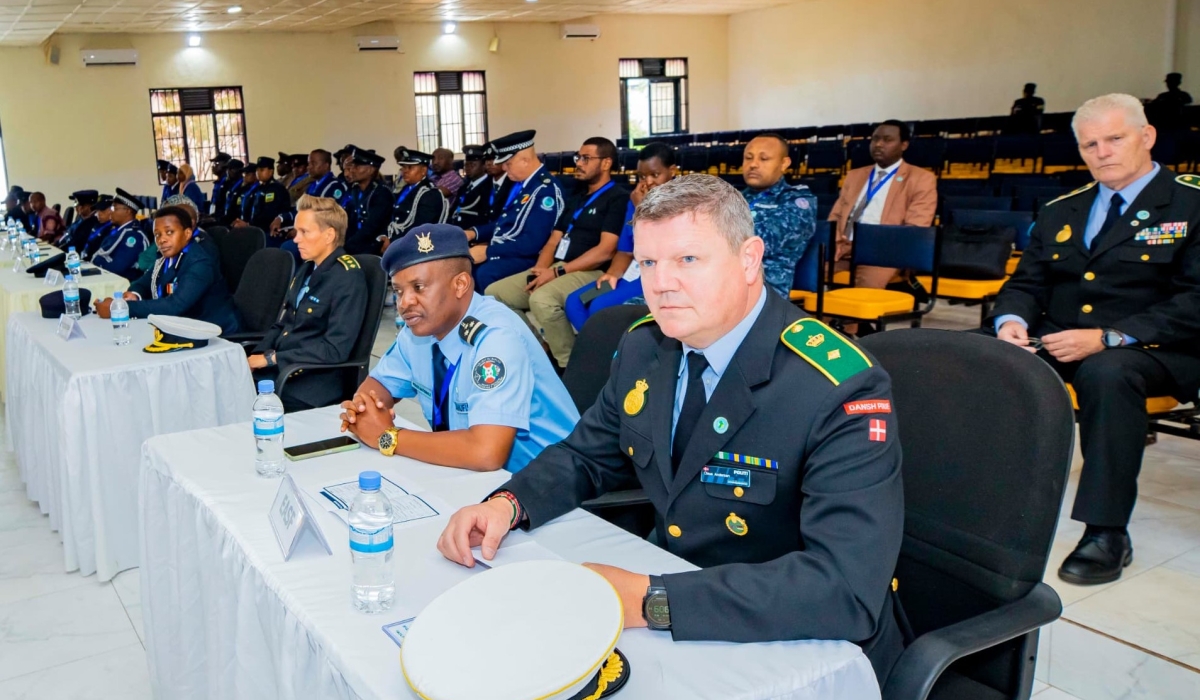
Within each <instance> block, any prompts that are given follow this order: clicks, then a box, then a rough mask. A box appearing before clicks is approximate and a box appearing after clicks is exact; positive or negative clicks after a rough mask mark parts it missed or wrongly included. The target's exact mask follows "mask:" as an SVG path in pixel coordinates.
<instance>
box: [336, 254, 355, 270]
mask: <svg viewBox="0 0 1200 700" xmlns="http://www.w3.org/2000/svg"><path fill="white" fill-rule="evenodd" d="M338 262H340V263H341V264H342V267H344V268H346V269H347V270H357V269H358V261H357V260H355V259H354V256H353V255H343V256H342V257H340V258H338Z"/></svg>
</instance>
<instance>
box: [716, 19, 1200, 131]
mask: <svg viewBox="0 0 1200 700" xmlns="http://www.w3.org/2000/svg"><path fill="white" fill-rule="evenodd" d="M1169 2H1171V0H921V1H920V2H914V1H913V0H806V1H804V2H797V3H795V4H792V5H785V6H782V7H776V8H771V9H766V10H759V11H754V12H745V13H742V14H737V15H734V16H732V17H731V18H730V21H729V84H730V89H729V120H730V123H731V124H733V125H735V126H734V128H742V129H750V128H771V127H778V126H788V125H802V124H843V123H855V122H865V121H876V120H880V119H886V118H892V117H894V118H898V119H928V118H942V117H947V118H949V117H966V116H979V115H992V114H1005V113H1007V112H1008V109H1009V107H1010V106H1011V104H1012V101H1013V100H1014V99H1016V98H1018V97H1020V96H1021V86H1022V85H1024V84H1025V83H1026V82H1035V83H1037V84H1038V92H1039V94H1041V95H1042V96H1043V97H1044V98H1045V100H1046V109H1047V111H1070V110H1073V109H1075V108H1076V107H1077V106H1078V105H1079V104H1080V103H1081V102H1083V101H1084V100H1086V99H1087V98H1089V97H1093V96H1095V95H1098V94H1102V93H1108V92H1129V93H1132V94H1134V95H1138V96H1153V95H1155V94H1157V93H1158V92H1159V91H1160V90H1161V89H1162V87H1161V86H1162V77H1163V74H1164V73H1166V72H1167V69H1168V66H1167V65H1166V63H1167V58H1168V57H1166V56H1165V52H1164V49H1163V46H1164V41H1165V40H1166V38H1167V36H1168V35H1169V33H1170V29H1169V25H1168V3H1169ZM1192 40H1193V41H1194V42H1200V35H1195V36H1193V37H1192ZM1196 49H1197V50H1200V46H1198V47H1196ZM1192 80H1193V83H1194V85H1195V86H1196V88H1198V89H1197V90H1193V92H1200V70H1198V71H1197V74H1196V75H1194V76H1193V78H1192Z"/></svg>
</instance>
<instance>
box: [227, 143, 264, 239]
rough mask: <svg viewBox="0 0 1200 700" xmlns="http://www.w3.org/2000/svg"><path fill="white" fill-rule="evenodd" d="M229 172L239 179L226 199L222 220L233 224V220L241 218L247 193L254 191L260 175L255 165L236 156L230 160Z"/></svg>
mask: <svg viewBox="0 0 1200 700" xmlns="http://www.w3.org/2000/svg"><path fill="white" fill-rule="evenodd" d="M228 172H230V173H234V174H235V176H236V177H237V179H236V180H235V181H234V183H233V184H232V185H231V186H230V187H229V197H228V199H226V201H225V216H224V217H222V221H223V223H224V224H225V225H226V226H232V225H233V222H235V221H237V220H238V219H240V218H241V216H242V205H243V204H244V203H245V200H246V193H248V192H250V191H252V190H253V189H254V186H255V185H257V184H258V176H257V175H255V173H254V166H253V165H250V166H246V165H245V164H243V163H242V162H241V161H240V160H237V159H236V158H235V159H233V160H231V161H229V170H228Z"/></svg>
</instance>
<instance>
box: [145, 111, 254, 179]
mask: <svg viewBox="0 0 1200 700" xmlns="http://www.w3.org/2000/svg"><path fill="white" fill-rule="evenodd" d="M150 119H151V121H152V122H153V126H154V152H155V154H156V158H158V159H160V160H165V161H169V162H171V163H174V164H176V165H178V164H180V163H187V164H189V165H191V166H192V170H194V171H195V172H196V180H197V181H198V182H211V181H212V180H213V179H214V178H213V173H212V163H210V162H209V161H210V160H211V159H212V158H215V157H216V155H217V151H222V152H225V153H228V154H229V155H230V156H232V157H234V158H237V159H238V160H240V161H242V162H246V156H247V153H248V152H249V149H248V148H247V146H246V111H245V109H244V107H243V103H242V89H241V88H240V87H216V88H163V89H153V90H151V91H150Z"/></svg>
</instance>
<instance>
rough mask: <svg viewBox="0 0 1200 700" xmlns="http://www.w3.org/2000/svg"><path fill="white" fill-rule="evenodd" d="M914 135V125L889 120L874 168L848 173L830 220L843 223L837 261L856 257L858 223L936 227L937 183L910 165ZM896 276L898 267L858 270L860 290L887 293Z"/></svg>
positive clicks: (874, 146)
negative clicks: (853, 253)
mask: <svg viewBox="0 0 1200 700" xmlns="http://www.w3.org/2000/svg"><path fill="white" fill-rule="evenodd" d="M910 138H911V132H910V130H909V128H908V125H907V124H905V123H904V122H902V121H898V120H896V119H889V120H888V121H885V122H883V123H882V124H880V125H879V126H877V127H875V131H874V133H873V134H871V159H872V160H874V161H875V164H874V165H868V166H865V167H862V168H855V169H854V170H851V171H850V172H849V173H847V174H846V180H845V182H843V183H842V191H841V194H839V195H838V200H837V203H836V204H834V205H833V210H832V211H830V212H829V220H830V221H833V222H836V223H837V259H838V260H839V261H840V260H848V259H849V258H850V240H851V238H853V236H854V223H856V222H861V223H864V224H884V225H888V226H930V225H932V224H933V214H934V211H935V210H936V209H937V178H936V177H935V176H934V175H933V173H931V172H929V171H928V170H924V169H922V168H917V167H914V166H912V165H909V164H908V163H905V162H904V151H906V150H908V142H909V139H910ZM895 274H896V270H895V269H894V268H889V267H868V266H866V265H862V266H859V267H858V268H856V280H855V285H856V286H859V287H873V288H875V289H883V288H884V287H886V286H887V284H888V282H889V281H891V279H892V277H893V276H894V275H895Z"/></svg>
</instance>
